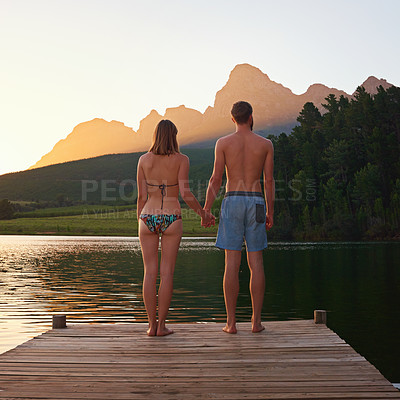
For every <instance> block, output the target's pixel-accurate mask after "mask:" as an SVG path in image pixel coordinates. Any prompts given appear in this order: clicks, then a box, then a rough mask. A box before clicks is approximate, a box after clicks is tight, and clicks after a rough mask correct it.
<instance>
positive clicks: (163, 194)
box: [146, 182, 178, 210]
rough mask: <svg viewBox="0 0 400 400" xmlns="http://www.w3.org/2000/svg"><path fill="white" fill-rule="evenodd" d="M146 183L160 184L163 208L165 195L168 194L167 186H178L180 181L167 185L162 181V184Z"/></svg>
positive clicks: (150, 184)
mask: <svg viewBox="0 0 400 400" xmlns="http://www.w3.org/2000/svg"><path fill="white" fill-rule="evenodd" d="M146 184H147V185H148V186H158V188H159V189H160V190H161V210H162V209H163V207H164V197H165V195H166V193H165V188H166V187H170V186H178V183H174V184H173V185H166V184H165V183H162V184H161V185H153V184H152V183H148V182H146Z"/></svg>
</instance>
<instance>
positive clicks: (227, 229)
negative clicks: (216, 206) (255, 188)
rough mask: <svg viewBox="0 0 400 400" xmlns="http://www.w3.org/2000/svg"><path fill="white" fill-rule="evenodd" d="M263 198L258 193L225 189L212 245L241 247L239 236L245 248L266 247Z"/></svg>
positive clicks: (257, 249) (222, 247) (260, 248)
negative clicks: (215, 238) (215, 237)
mask: <svg viewBox="0 0 400 400" xmlns="http://www.w3.org/2000/svg"><path fill="white" fill-rule="evenodd" d="M265 213H266V207H265V200H264V196H263V195H262V193H261V192H241V191H239V192H227V193H226V194H225V198H224V199H223V200H222V205H221V213H220V216H219V227H218V235H217V241H216V243H215V246H217V247H219V248H221V249H226V250H241V249H242V245H243V238H244V240H245V242H246V247H247V251H259V250H263V249H265V248H266V247H267V245H268V242H267V230H266V227H265Z"/></svg>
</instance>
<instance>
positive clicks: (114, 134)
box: [31, 64, 392, 168]
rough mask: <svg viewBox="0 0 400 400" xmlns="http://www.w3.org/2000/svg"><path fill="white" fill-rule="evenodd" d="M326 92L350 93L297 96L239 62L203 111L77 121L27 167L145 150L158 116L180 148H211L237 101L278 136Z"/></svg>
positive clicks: (315, 90) (315, 88)
mask: <svg viewBox="0 0 400 400" xmlns="http://www.w3.org/2000/svg"><path fill="white" fill-rule="evenodd" d="M362 85H363V86H364V87H365V88H366V90H367V91H368V92H370V93H376V91H377V89H376V88H377V86H379V85H382V86H383V87H384V88H387V87H389V86H392V85H391V84H390V83H388V82H387V81H386V80H384V79H380V80H379V79H377V78H375V77H373V76H370V77H369V78H368V79H367V80H366V81H365V82H364V83H363V84H362ZM331 93H332V94H334V95H335V96H337V97H340V96H341V95H343V96H346V97H351V95H349V94H347V93H346V92H344V91H342V90H338V89H335V88H329V87H327V86H325V85H322V84H320V83H317V84H313V85H311V86H310V87H309V88H308V89H307V91H306V92H305V93H303V94H301V95H296V94H294V93H293V92H292V91H291V90H290V89H289V88H287V87H285V86H283V85H282V84H280V83H277V82H274V81H273V80H271V79H270V78H269V77H268V75H267V74H264V73H263V72H262V71H261V70H260V69H258V68H256V67H253V66H252V65H249V64H239V65H237V66H236V67H235V68H234V69H233V70H232V71H231V73H230V75H229V78H228V81H227V83H226V84H225V86H224V87H223V88H222V89H221V90H219V91H218V92H217V93H216V96H215V101H214V105H213V107H208V108H207V109H206V110H205V112H204V113H201V112H199V111H197V110H194V109H191V108H187V107H185V106H184V105H181V106H179V107H173V108H167V109H166V111H165V114H164V115H161V114H159V113H158V112H157V111H156V110H152V111H151V112H150V113H149V115H147V116H146V117H145V118H144V119H142V120H141V121H140V125H139V129H138V131H137V132H135V131H134V130H133V129H132V128H129V127H126V126H125V125H124V124H123V123H122V122H118V121H111V122H108V121H105V120H104V119H100V118H95V119H93V120H91V121H87V122H83V123H81V124H79V125H77V126H76V127H75V128H74V129H73V131H72V132H71V133H70V134H69V135H68V136H67V137H66V138H65V139H63V140H60V141H59V142H58V143H57V144H56V145H55V146H54V148H53V149H52V150H51V151H50V152H49V153H47V154H46V155H44V156H43V157H42V158H41V159H40V160H39V161H38V162H37V163H36V164H35V165H33V166H32V167H31V168H38V167H43V166H46V165H51V164H56V163H60V162H65V161H72V160H79V159H83V158H89V157H96V156H100V155H104V154H112V153H130V152H137V151H145V150H147V149H148V148H149V147H150V145H151V141H152V137H153V132H154V128H155V126H156V124H157V123H158V122H159V121H160V120H161V119H171V120H172V121H173V122H174V123H175V124H176V126H177V128H178V131H179V133H178V135H179V136H178V138H179V144H180V145H181V146H185V145H191V147H193V146H199V147H204V146H211V145H212V144H213V143H214V142H215V140H216V139H217V138H218V137H220V136H222V135H224V134H227V133H229V132H231V131H232V130H233V128H234V125H233V123H232V121H231V117H230V110H231V107H232V104H233V103H234V102H236V101H238V100H245V101H248V102H250V103H251V104H252V106H253V109H254V129H255V130H256V131H261V132H262V133H263V134H269V133H272V134H279V133H280V132H282V130H285V131H286V132H288V131H290V130H291V128H293V126H295V125H296V118H297V116H298V114H299V112H300V111H301V109H302V108H303V105H304V104H305V103H306V102H309V101H311V102H313V103H314V104H315V105H316V106H317V107H319V108H320V109H322V106H321V103H323V102H324V100H325V97H327V96H328V95H329V94H331Z"/></svg>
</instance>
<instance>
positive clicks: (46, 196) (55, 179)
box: [0, 148, 214, 204]
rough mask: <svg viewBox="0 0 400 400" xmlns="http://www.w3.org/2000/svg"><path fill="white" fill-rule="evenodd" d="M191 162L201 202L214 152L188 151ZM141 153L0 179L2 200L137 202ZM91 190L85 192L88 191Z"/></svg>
mask: <svg viewBox="0 0 400 400" xmlns="http://www.w3.org/2000/svg"><path fill="white" fill-rule="evenodd" d="M182 152H183V153H184V154H186V155H187V156H188V157H189V158H190V174H189V179H190V181H191V186H192V189H193V190H194V193H195V194H196V195H197V196H198V198H200V199H201V198H202V196H204V194H205V186H206V184H207V183H208V179H209V177H210V175H211V173H212V168H213V160H214V151H213V149H211V148H209V149H184V150H183V151H182ZM142 154H143V152H141V153H126V154H125V153H123V154H108V155H104V156H99V157H94V158H88V159H84V160H77V161H69V162H65V163H60V164H56V165H48V166H46V167H42V168H35V169H28V170H26V171H21V172H12V173H8V174H4V175H0V199H9V200H18V201H28V202H29V201H36V200H40V201H53V202H54V201H55V200H56V198H57V196H58V195H63V196H64V197H65V198H66V199H68V200H71V201H75V202H77V201H78V202H79V201H85V202H94V203H95V204H100V203H104V204H114V203H116V202H117V203H118V202H123V201H129V202H130V203H132V202H133V200H134V199H135V195H136V185H135V184H134V183H135V180H136V166H137V163H138V160H139V157H140V156H141V155H142ZM86 188H87V189H88V190H86V191H85V189H86Z"/></svg>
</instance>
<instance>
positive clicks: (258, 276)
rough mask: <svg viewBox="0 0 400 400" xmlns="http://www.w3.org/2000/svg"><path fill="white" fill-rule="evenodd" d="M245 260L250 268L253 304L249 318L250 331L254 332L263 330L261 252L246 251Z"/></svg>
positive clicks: (263, 277) (262, 266)
mask: <svg viewBox="0 0 400 400" xmlns="http://www.w3.org/2000/svg"><path fill="white" fill-rule="evenodd" d="M247 262H248V264H249V268H250V294H251V304H252V306H253V316H252V318H251V325H252V331H253V332H254V333H257V332H261V331H262V330H264V329H265V328H264V326H263V325H261V310H262V305H263V301H264V294H265V274H264V264H263V252H262V250H261V251H249V252H247Z"/></svg>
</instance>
